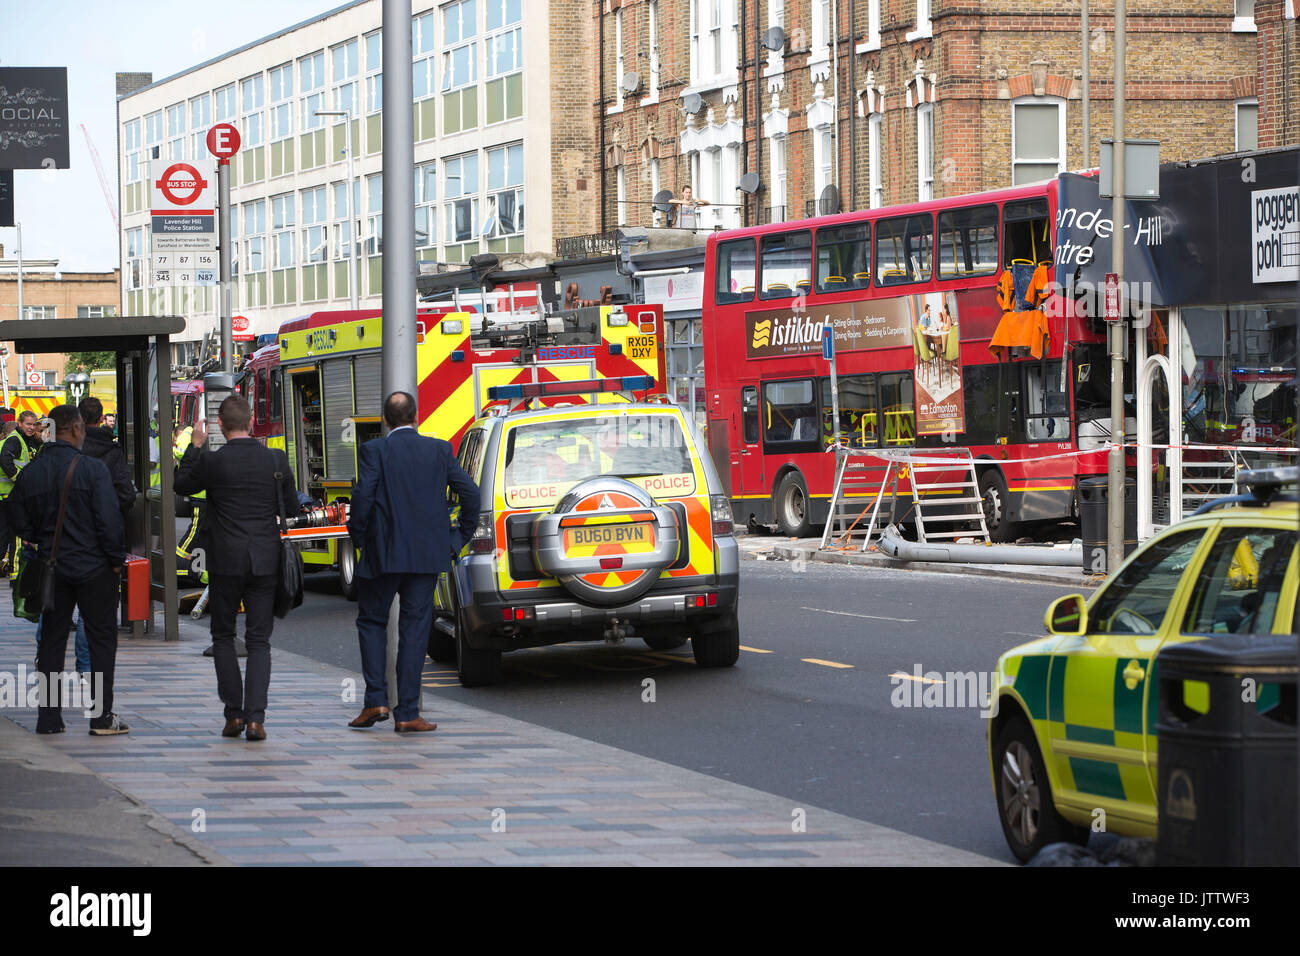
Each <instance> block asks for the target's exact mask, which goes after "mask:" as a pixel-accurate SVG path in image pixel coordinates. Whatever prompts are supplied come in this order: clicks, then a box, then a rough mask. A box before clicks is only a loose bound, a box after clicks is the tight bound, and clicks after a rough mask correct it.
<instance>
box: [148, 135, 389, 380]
mask: <svg viewBox="0 0 1300 956" xmlns="http://www.w3.org/2000/svg"><path fill="white" fill-rule="evenodd" d="M412 175H414V174H412ZM349 188H351V187H349ZM217 243H218V245H220V246H221V258H220V260H219V261H220V265H221V275H220V276H219V281H218V289H219V291H220V300H221V316H220V321H221V370H222V371H224V372H229V373H232V374H233V373H234V371H235V341H234V331H233V327H232V324H231V323H232V322H233V318H232V317H233V315H234V311H235V309H234V302H233V300H234V294H233V290H232V289H231V288H230V160H229V159H220V160H218V161H217ZM199 361H200V362H202V357H200V359H199ZM168 387H169V388H170V386H168ZM160 394H161V393H160Z"/></svg>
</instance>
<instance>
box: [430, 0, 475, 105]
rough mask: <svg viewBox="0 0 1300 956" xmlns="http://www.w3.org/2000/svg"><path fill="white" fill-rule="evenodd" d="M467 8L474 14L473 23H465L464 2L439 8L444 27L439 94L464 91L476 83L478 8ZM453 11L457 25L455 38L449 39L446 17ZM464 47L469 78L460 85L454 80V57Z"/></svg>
mask: <svg viewBox="0 0 1300 956" xmlns="http://www.w3.org/2000/svg"><path fill="white" fill-rule="evenodd" d="M469 6H470V7H472V8H473V10H474V13H475V19H474V21H473V22H471V23H469V24H466V23H465V16H464V14H465V12H466V0H454V2H453V3H448V4H445V5H444V6H442V7H441V8H439V12H440V13H442V16H443V25H444V26H443V37H442V58H441V59H442V83H441V85H440V86H439V87H438V92H440V93H450V92H452V91H454V90H461V89H465V88H466V87H469V86H473V85H474V84H476V83H477V82H478V35H479V31H478V22H477V13H478V7H477V6H474V5H473V4H469ZM453 9H455V11H456V13H457V20H458V21H459V25H458V29H457V31H456V37H455V38H454V39H451V38H450V34H449V32H448V30H447V29H446V23H447V15H448V14H449V13H450V12H451V11H452V10H453ZM466 47H468V62H469V77H468V79H465V80H464V81H462V82H460V83H456V82H455V80H454V76H455V68H454V64H455V57H456V54H457V53H459V52H460V51H461V50H462V49H465V48H466Z"/></svg>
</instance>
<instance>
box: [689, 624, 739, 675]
mask: <svg viewBox="0 0 1300 956" xmlns="http://www.w3.org/2000/svg"><path fill="white" fill-rule="evenodd" d="M706 628H707V629H701V630H699V631H696V632H695V634H693V635H692V636H691V653H692V654H694V655H695V663H696V664H697V665H699V666H700V667H730V666H732V665H733V664H735V663H736V661H738V660H739V659H740V621H738V620H737V619H736V612H735V611H732V612H731V613H730V614H729V615H727V616H726V617H725V618H723V619H722V620H720V621H717V622H715V623H712V624H710V625H706Z"/></svg>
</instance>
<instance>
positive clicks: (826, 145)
mask: <svg viewBox="0 0 1300 956" xmlns="http://www.w3.org/2000/svg"><path fill="white" fill-rule="evenodd" d="M833 132H834V131H833V130H832V129H831V127H829V126H814V127H813V130H812V134H813V195H812V198H813V199H814V200H820V199H821V198H822V190H824V189H825V188H826V187H827V186H829V185H830V184H831V182H832V181H833V180H834V177H835V137H834V135H832V134H833ZM818 209H819V211H820V207H818Z"/></svg>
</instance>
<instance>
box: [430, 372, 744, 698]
mask: <svg viewBox="0 0 1300 956" xmlns="http://www.w3.org/2000/svg"><path fill="white" fill-rule="evenodd" d="M511 388H514V389H532V390H533V391H536V392H537V393H538V394H539V395H547V394H551V393H552V389H553V390H554V392H555V393H561V392H565V393H569V394H572V393H574V392H575V391H576V388H577V386H576V385H575V384H574V383H546V384H542V385H533V386H512V387H511ZM589 390H590V389H589ZM603 390H604V391H608V390H609V388H608V387H606V388H605V389H603ZM525 397H527V396H525ZM458 457H459V459H460V463H461V465H462V466H463V467H464V468H465V470H466V471H468V472H469V473H470V475H471V476H472V477H473V478H474V480H475V481H476V482H477V483H478V485H479V489H480V491H481V494H482V506H481V507H482V509H483V510H482V511H481V512H480V514H479V520H478V527H477V530H476V531H475V533H474V536H473V538H472V539H471V540H470V541H469V543H468V544H467V546H466V548H465V550H464V551H463V552H462V554H461V556H460V557H459V559H458V560H457V561H456V563H455V566H454V568H453V570H452V573H451V574H450V575H449V576H448V577H446V578H444V579H443V582H441V584H440V587H439V592H438V601H437V619H436V621H435V626H434V631H433V634H432V635H431V638H430V644H429V654H430V656H431V657H433V658H434V659H435V660H438V661H445V662H450V661H452V660H454V661H455V662H456V666H457V671H458V672H459V675H460V680H461V683H462V684H464V685H465V686H466V687H473V686H477V685H482V684H491V683H494V682H496V681H497V680H499V679H500V673H501V654H502V652H503V651H509V650H514V649H517V648H525V647H539V646H544V645H548V644H561V643H566V642H569V641H581V640H593V641H594V640H602V639H605V640H621V639H623V638H627V637H635V638H639V639H641V640H644V641H645V642H646V644H648V645H649V646H650V647H652V648H654V649H656V650H666V649H670V648H674V647H679V646H681V645H682V644H684V643H686V641H687V640H690V641H691V646H692V650H693V652H694V656H695V660H696V663H697V664H699V665H700V666H701V667H729V666H731V665H732V664H734V663H735V662H736V660H737V658H738V657H739V655H740V628H739V624H738V621H737V616H736V611H737V594H738V583H739V574H740V569H739V555H738V549H737V546H736V539H735V536H734V534H733V527H732V516H731V508H730V505H729V503H728V500H727V497H726V495H725V494H723V491H722V488H721V485H720V483H719V481H718V475H717V472H716V471H715V470H714V467H713V463H712V461H711V459H710V457H709V455H708V453H707V450H706V448H705V445H704V442H703V439H702V438H701V437H700V435H699V433H698V431H697V430H696V429H695V426H694V423H693V422H692V421H691V420H690V418H689V416H687V415H685V414H684V413H683V411H682V409H680V408H679V407H677V406H676V405H669V404H663V403H655V402H607V403H599V404H583V405H564V406H556V407H551V408H542V409H538V410H534V411H506V412H504V413H503V414H498V415H489V416H487V417H484V418H481V419H479V420H478V421H476V422H475V423H474V424H473V425H472V426H471V427H470V429H469V431H467V432H466V434H465V436H464V439H463V440H462V442H461V445H460V450H459V454H458Z"/></svg>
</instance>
